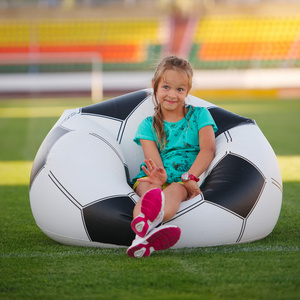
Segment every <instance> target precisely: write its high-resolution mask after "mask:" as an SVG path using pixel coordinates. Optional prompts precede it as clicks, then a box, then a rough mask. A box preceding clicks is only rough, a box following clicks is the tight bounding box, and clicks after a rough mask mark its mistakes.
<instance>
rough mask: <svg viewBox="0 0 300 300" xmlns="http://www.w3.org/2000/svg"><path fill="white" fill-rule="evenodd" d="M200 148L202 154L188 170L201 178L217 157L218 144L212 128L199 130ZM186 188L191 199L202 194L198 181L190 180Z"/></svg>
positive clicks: (206, 127)
mask: <svg viewBox="0 0 300 300" xmlns="http://www.w3.org/2000/svg"><path fill="white" fill-rule="evenodd" d="M199 146H200V152H199V153H198V155H197V157H196V159H195V161H194V163H193V164H192V166H191V168H190V169H189V170H188V172H189V173H191V174H193V175H194V176H196V177H199V176H200V175H201V174H202V173H203V172H204V171H205V170H206V169H207V168H208V166H209V165H210V163H211V162H212V160H213V159H214V157H215V152H216V144H215V134H214V130H213V127H212V126H205V127H203V128H201V129H200V130H199ZM184 186H185V188H186V189H187V191H188V194H189V198H193V197H195V196H197V195H199V194H200V188H199V186H198V184H197V182H196V181H194V180H189V181H187V182H185V183H184Z"/></svg>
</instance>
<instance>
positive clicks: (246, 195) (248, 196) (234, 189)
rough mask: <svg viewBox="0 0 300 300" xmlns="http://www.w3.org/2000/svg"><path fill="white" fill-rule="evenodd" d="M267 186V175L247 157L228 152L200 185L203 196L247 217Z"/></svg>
mask: <svg viewBox="0 0 300 300" xmlns="http://www.w3.org/2000/svg"><path fill="white" fill-rule="evenodd" d="M264 185H265V178H264V177H263V175H262V174H261V173H260V172H259V171H258V169H257V168H256V167H255V166H254V165H252V164H251V163H249V162H248V161H247V160H245V159H243V158H241V157H239V156H235V155H232V154H228V155H226V156H225V157H224V158H223V159H222V160H221V161H220V162H219V163H218V164H217V165H216V166H215V167H214V169H213V170H212V172H211V173H210V174H209V176H207V178H206V179H205V181H204V182H203V184H202V185H201V191H202V192H203V194H204V199H205V200H208V201H210V202H213V203H216V204H218V205H221V206H223V207H225V208H226V209H229V210H231V211H233V212H235V213H236V214H238V215H240V216H242V217H243V218H246V217H247V216H248V215H249V213H250V212H251V210H252V209H253V207H254V206H255V205H256V202H257V201H258V200H259V197H260V194H261V193H262V191H263V188H264Z"/></svg>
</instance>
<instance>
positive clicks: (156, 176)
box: [138, 158, 167, 186]
mask: <svg viewBox="0 0 300 300" xmlns="http://www.w3.org/2000/svg"><path fill="white" fill-rule="evenodd" d="M145 164H146V167H147V168H146V167H145V166H142V169H143V171H144V172H145V174H146V175H147V177H146V178H139V179H138V181H140V182H149V183H151V184H156V185H160V186H163V185H164V184H165V183H166V181H167V172H166V170H165V169H164V168H163V167H158V166H157V165H156V164H155V163H154V161H153V160H152V159H151V158H149V159H145Z"/></svg>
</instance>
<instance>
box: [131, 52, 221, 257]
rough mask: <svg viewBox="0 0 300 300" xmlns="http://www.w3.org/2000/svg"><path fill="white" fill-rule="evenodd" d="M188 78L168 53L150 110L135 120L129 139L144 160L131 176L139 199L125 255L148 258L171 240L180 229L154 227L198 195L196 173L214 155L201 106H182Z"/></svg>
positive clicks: (212, 127)
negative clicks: (152, 110)
mask: <svg viewBox="0 0 300 300" xmlns="http://www.w3.org/2000/svg"><path fill="white" fill-rule="evenodd" d="M192 77H193V70H192V67H191V65H190V63H189V62H187V61H186V60H184V59H181V58H178V57H176V56H169V57H166V58H164V59H163V60H162V61H161V63H160V64H159V65H158V67H157V69H156V71H155V74H154V78H153V79H152V87H153V94H154V101H155V113H154V116H153V117H147V118H146V119H144V120H143V121H142V122H141V124H140V125H139V127H138V129H137V133H136V136H135V138H134V141H135V142H136V143H137V144H138V145H141V146H142V148H143V152H144V156H145V161H144V163H143V164H142V165H141V171H140V173H139V174H138V175H137V176H136V177H135V178H134V179H133V188H134V190H135V192H136V193H137V194H138V195H139V196H140V197H141V198H140V200H139V201H138V202H137V204H136V206H135V208H134V211H133V218H134V219H133V221H132V223H131V227H132V229H133V231H134V232H135V233H136V235H137V237H136V239H135V240H134V241H133V243H132V245H131V246H130V247H129V248H128V250H127V254H128V255H129V256H132V257H142V256H149V255H150V254H151V253H152V252H153V251H154V250H163V249H168V248H170V247H172V246H173V245H175V244H176V242H177V241H178V240H179V238H180V228H178V227H177V226H166V225H162V226H160V227H157V228H156V226H157V225H158V224H160V223H161V222H162V221H167V220H170V219H171V218H173V217H174V216H175V214H176V213H177V211H178V209H179V206H180V204H181V202H182V201H185V200H187V199H189V198H193V197H195V196H197V195H198V194H200V192H201V191H200V188H199V185H198V184H197V182H198V181H199V179H198V177H199V176H200V175H201V174H202V173H203V172H204V171H205V170H206V169H207V168H208V166H209V165H210V163H211V161H212V160H213V158H214V155H215V135H214V132H215V131H216V130H217V127H216V124H215V122H214V120H213V118H212V117H211V115H210V113H209V112H208V110H207V109H206V108H203V107H192V106H190V105H188V106H187V105H186V104H185V98H186V97H187V95H188V93H189V92H190V90H191V88H192ZM162 190H163V192H162Z"/></svg>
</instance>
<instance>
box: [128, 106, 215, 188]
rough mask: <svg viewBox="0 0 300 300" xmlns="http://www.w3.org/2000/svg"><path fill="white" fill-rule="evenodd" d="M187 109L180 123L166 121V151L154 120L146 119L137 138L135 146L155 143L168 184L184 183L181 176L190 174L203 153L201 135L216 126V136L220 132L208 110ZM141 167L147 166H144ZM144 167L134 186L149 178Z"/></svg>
mask: <svg viewBox="0 0 300 300" xmlns="http://www.w3.org/2000/svg"><path fill="white" fill-rule="evenodd" d="M187 108H188V112H187V114H186V116H185V117H184V118H183V119H181V120H180V121H178V122H166V121H164V129H165V133H166V145H165V148H164V149H163V150H162V149H161V146H160V144H159V142H158V138H157V135H156V132H155V130H154V128H153V125H152V124H153V117H147V118H146V119H144V120H143V121H142V122H141V123H140V125H139V126H138V129H137V132H136V135H135V138H134V142H136V143H137V144H138V145H141V142H140V140H142V139H145V140H151V141H155V142H156V144H157V146H158V150H159V153H160V156H161V159H162V162H163V165H164V168H165V169H166V172H167V175H168V179H167V183H172V182H179V181H181V175H182V174H183V173H184V172H187V171H188V170H189V169H190V167H191V166H192V164H193V163H194V161H195V159H196V157H197V155H198V153H199V151H200V148H199V134H198V131H199V130H200V129H201V128H202V127H205V126H208V125H211V126H213V129H214V132H216V131H217V129H218V128H217V126H216V124H215V122H214V120H213V118H212V116H211V114H210V113H209V111H208V110H207V109H206V108H205V107H193V106H190V105H189V106H187ZM142 165H145V163H143V164H142ZM142 165H141V167H142ZM141 167H140V172H139V174H138V175H137V176H136V177H135V178H134V179H133V181H132V183H133V184H134V183H135V182H136V180H137V178H141V177H145V176H146V174H145V173H144V171H143V170H142V168H141Z"/></svg>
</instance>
